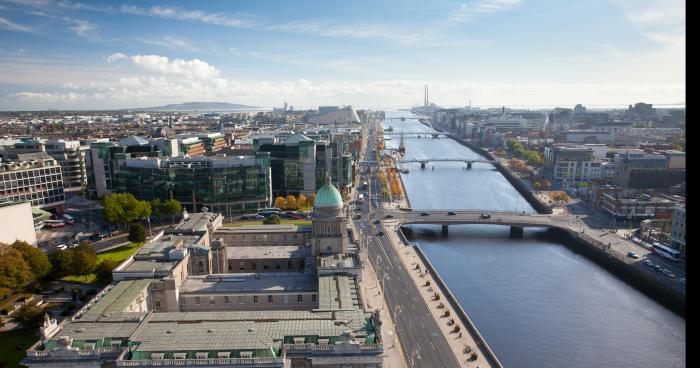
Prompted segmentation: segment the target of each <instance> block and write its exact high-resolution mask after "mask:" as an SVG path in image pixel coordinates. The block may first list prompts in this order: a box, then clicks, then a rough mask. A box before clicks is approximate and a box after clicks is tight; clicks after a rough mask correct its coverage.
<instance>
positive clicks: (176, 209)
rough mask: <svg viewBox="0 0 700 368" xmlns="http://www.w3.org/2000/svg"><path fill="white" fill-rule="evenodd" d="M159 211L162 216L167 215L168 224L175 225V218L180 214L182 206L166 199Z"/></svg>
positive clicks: (176, 201) (173, 200) (175, 201)
mask: <svg viewBox="0 0 700 368" xmlns="http://www.w3.org/2000/svg"><path fill="white" fill-rule="evenodd" d="M160 211H161V212H162V213H163V214H164V215H169V216H170V222H171V223H175V216H177V215H178V214H179V213H180V212H182V205H181V204H180V202H178V200H177V199H167V200H165V201H163V204H162V206H161V209H160Z"/></svg>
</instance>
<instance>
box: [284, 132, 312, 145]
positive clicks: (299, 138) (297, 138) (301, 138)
mask: <svg viewBox="0 0 700 368" xmlns="http://www.w3.org/2000/svg"><path fill="white" fill-rule="evenodd" d="M313 141H314V140H313V139H311V138H309V137H307V136H305V135H303V134H292V135H291V136H289V137H288V138H287V140H286V141H285V143H286V144H298V143H299V142H313Z"/></svg>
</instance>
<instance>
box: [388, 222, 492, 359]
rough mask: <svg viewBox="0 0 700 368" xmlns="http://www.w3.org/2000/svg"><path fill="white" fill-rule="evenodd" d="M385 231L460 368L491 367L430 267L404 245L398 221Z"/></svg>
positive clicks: (410, 248) (409, 247)
mask: <svg viewBox="0 0 700 368" xmlns="http://www.w3.org/2000/svg"><path fill="white" fill-rule="evenodd" d="M384 228H385V230H386V231H385V234H386V236H388V237H390V240H391V241H390V243H391V244H392V246H393V247H394V249H396V252H397V253H398V254H399V256H400V258H401V262H402V263H403V264H404V267H406V269H407V270H408V271H409V274H410V275H411V278H412V279H413V282H414V283H415V284H416V286H417V287H418V290H420V293H421V296H422V297H423V299H424V300H425V302H426V304H427V305H428V309H429V310H430V312H431V313H432V315H433V318H435V320H436V321H437V323H438V325H439V326H440V330H441V331H442V333H443V334H444V336H445V339H446V340H447V342H448V343H449V345H450V348H451V349H452V351H453V353H454V354H455V357H456V358H457V360H458V361H459V362H460V366H461V367H470V368H472V367H473V368H477V367H481V368H483V367H489V366H490V365H489V362H488V361H487V360H486V358H485V355H484V352H483V350H482V349H481V348H480V346H479V344H477V342H476V339H475V338H474V336H473V335H472V333H471V332H470V331H468V330H467V326H464V325H463V324H462V323H461V321H460V319H459V317H458V315H457V313H456V308H455V306H454V305H452V304H451V303H450V302H449V301H448V300H447V299H446V298H445V296H444V294H443V293H442V291H441V290H440V288H439V287H438V286H437V285H438V284H437V283H436V281H435V279H434V278H433V275H431V274H430V273H429V272H427V270H428V268H427V267H426V265H425V264H424V263H423V261H422V260H421V259H420V257H419V256H418V254H417V253H416V251H415V250H414V249H413V247H411V246H405V245H403V242H402V241H401V239H399V235H398V234H397V230H398V221H385V222H384ZM435 295H439V296H440V298H439V300H436V299H435ZM455 326H459V327H460V329H459V332H455ZM472 352H476V353H477V357H476V359H475V360H471V358H470V357H471V355H472V354H471V353H472Z"/></svg>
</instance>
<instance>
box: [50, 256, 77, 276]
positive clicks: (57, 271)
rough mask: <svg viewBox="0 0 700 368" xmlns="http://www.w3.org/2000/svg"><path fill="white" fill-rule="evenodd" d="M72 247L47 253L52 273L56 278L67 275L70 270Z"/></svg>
mask: <svg viewBox="0 0 700 368" xmlns="http://www.w3.org/2000/svg"><path fill="white" fill-rule="evenodd" d="M72 257H73V249H66V250H57V251H55V252H53V253H51V254H49V262H51V266H52V269H53V274H54V275H55V277H57V278H61V277H63V276H68V275H70V274H71V272H72V270H71V269H72V266H73V265H72V263H73V259H72Z"/></svg>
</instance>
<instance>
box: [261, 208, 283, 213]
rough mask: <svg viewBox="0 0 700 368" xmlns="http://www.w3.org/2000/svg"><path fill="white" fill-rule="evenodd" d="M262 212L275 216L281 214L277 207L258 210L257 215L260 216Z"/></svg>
mask: <svg viewBox="0 0 700 368" xmlns="http://www.w3.org/2000/svg"><path fill="white" fill-rule="evenodd" d="M262 212H272V213H276V214H278V215H279V214H280V213H282V210H281V209H279V208H277V207H270V208H260V209H258V215H260V214H262Z"/></svg>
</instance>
